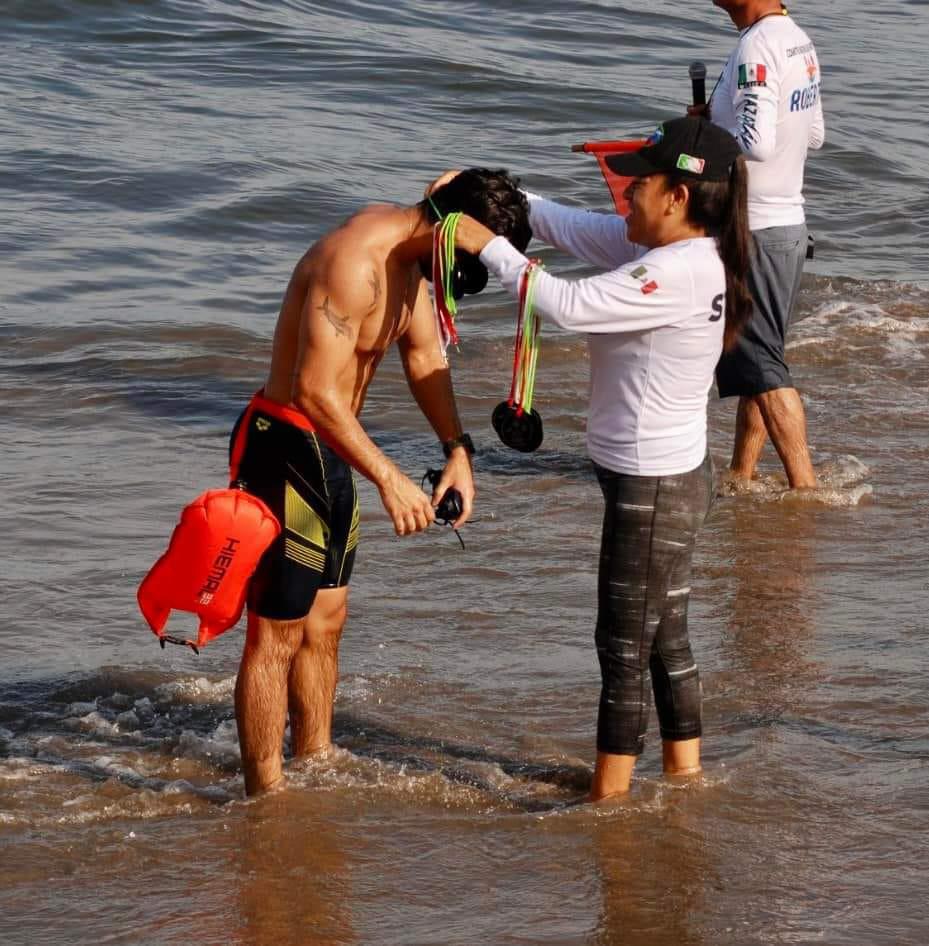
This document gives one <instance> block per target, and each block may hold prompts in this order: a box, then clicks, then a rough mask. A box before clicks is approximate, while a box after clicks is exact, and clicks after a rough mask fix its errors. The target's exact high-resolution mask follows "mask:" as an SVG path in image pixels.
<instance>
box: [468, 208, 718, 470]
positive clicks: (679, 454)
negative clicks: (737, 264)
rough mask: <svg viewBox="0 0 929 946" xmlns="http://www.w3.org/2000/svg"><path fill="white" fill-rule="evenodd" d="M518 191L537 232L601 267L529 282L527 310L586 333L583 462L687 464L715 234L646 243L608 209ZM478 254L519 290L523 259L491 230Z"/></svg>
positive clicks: (712, 285) (694, 461) (701, 395)
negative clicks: (573, 276) (632, 237)
mask: <svg viewBox="0 0 929 946" xmlns="http://www.w3.org/2000/svg"><path fill="white" fill-rule="evenodd" d="M527 197H528V198H529V207H530V222H531V224H532V229H533V232H534V234H535V236H536V237H537V238H538V239H540V240H543V241H545V242H546V243H550V244H552V245H553V246H556V247H558V248H559V249H562V250H565V251H566V252H568V253H570V254H571V255H572V256H575V257H577V258H578V259H581V260H584V261H585V262H588V263H591V264H593V265H595V266H602V267H604V268H608V269H609V270H610V272H607V273H604V274H602V275H598V276H592V277H590V278H588V279H578V280H566V279H558V278H556V277H555V276H551V275H549V274H548V273H546V272H544V271H543V272H540V273H539V276H538V278H537V281H536V283H535V295H534V299H535V307H536V308H537V309H538V311H539V312H541V313H542V315H543V316H547V317H548V318H550V319H551V320H552V321H553V322H555V323H556V324H558V325H560V326H561V327H562V328H565V329H568V330H569V331H574V332H586V333H587V335H588V348H589V350H590V409H589V415H588V418H587V448H588V451H589V453H590V456H591V459H593V460H594V461H595V462H596V463H598V464H599V465H600V466H603V467H606V468H607V469H609V470H613V471H614V472H617V473H628V474H633V475H638V476H671V475H673V474H676V473H686V472H688V471H689V470H693V469H694V468H696V467H698V466H699V465H700V464H701V463H702V462H703V458H704V456H705V455H706V404H707V397H708V394H709V390H710V385H711V384H712V383H713V370H714V368H715V367H716V362H717V361H719V356H720V354H721V353H722V343H723V323H724V318H723V314H724V308H725V300H726V276H725V271H724V269H723V264H722V260H720V258H719V253H718V252H717V249H716V242H715V240H713V239H712V238H710V237H705V238H702V239H695V240H683V241H681V242H679V243H672V244H670V245H669V246H664V247H660V248H658V249H654V250H648V251H647V250H646V248H645V247H643V246H638V245H636V244H635V243H631V242H630V241H629V240H628V239H627V237H626V221H625V220H623V219H622V218H621V217H618V216H616V215H615V214H600V213H591V212H589V211H586V210H578V209H574V208H569V207H563V206H561V205H559V204H555V203H553V202H552V201H548V200H543V199H542V198H541V197H538V196H536V195H534V194H527ZM481 259H482V260H483V262H484V263H485V265H486V266H487V267H488V269H490V270H491V271H492V272H494V273H496V275H497V276H498V277H499V278H500V281H501V282H502V283H503V285H504V287H505V288H506V289H507V290H509V291H510V292H511V293H513V295H516V296H518V294H519V282H520V278H521V276H522V273H523V270H524V269H525V267H526V264H527V263H528V260H527V258H526V257H525V256H524V255H523V254H522V253H520V252H519V251H518V250H517V249H515V248H514V247H513V245H512V244H511V243H509V242H508V241H507V240H505V239H504V238H503V237H496V238H495V239H493V240H491V241H490V243H488V244H487V246H485V247H484V250H483V252H482V253H481Z"/></svg>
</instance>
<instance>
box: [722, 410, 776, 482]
mask: <svg viewBox="0 0 929 946" xmlns="http://www.w3.org/2000/svg"><path fill="white" fill-rule="evenodd" d="M767 439H768V434H767V430H766V429H765V423H764V417H762V415H761V411H760V410H759V408H758V404H757V403H756V402H755V399H754V398H752V397H740V398H739V409H738V412H737V413H736V418H735V444H734V446H733V448H732V461H731V462H730V464H729V469H730V471H731V472H732V473H733V475H735V476H737V477H738V478H739V479H744V480H750V479H751V478H752V477H753V476H754V475H755V468H756V467H757V466H758V461H759V460H760V459H761V451H762V450H763V449H764V445H765V441H766V440H767Z"/></svg>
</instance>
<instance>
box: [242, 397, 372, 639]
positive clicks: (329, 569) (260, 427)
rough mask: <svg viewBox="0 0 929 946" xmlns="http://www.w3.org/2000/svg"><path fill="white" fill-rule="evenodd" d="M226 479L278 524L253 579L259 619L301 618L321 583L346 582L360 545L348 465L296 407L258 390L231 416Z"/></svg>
mask: <svg viewBox="0 0 929 946" xmlns="http://www.w3.org/2000/svg"><path fill="white" fill-rule="evenodd" d="M229 449H230V459H229V465H230V470H229V477H230V480H231V484H232V485H233V486H236V485H238V486H240V487H242V488H244V489H245V490H246V491H247V492H249V493H252V494H253V495H255V496H257V497H258V498H259V499H262V500H263V501H264V502H265V503H267V505H268V506H269V507H270V508H271V511H272V512H273V513H274V515H275V516H277V519H278V521H279V522H280V524H281V534H280V535H279V536H278V538H277V539H275V541H274V542H273V543H272V544H271V546H270V547H269V548H268V550H267V551H266V552H265V554H264V555H263V556H262V558H261V561H260V562H259V563H258V568H257V569H256V570H255V574H254V575H253V576H252V580H251V583H250V585H249V590H248V607H249V610H250V611H253V612H255V613H256V614H258V615H260V616H261V617H265V618H272V619H275V620H282V621H283V620H294V619H296V618H302V617H305V616H306V615H307V614H308V613H309V610H310V608H311V606H312V604H313V599H314V598H315V597H316V592H317V591H318V590H319V589H320V588H342V587H344V586H345V585H347V584H348V581H349V578H350V577H351V574H352V566H353V565H354V562H355V548H356V546H357V545H358V525H359V510H358V494H357V493H356V491H355V480H354V476H353V474H352V468H351V467H350V466H349V465H348V464H347V463H346V462H345V461H344V460H343V459H342V458H341V457H340V456H339V455H338V454H337V453H336V452H335V451H334V450H333V449H332V448H331V447H329V446H327V445H326V443H325V442H324V441H323V440H322V439H321V438H319V437H318V436H317V434H316V432H315V430H314V428H313V425H312V424H311V423H310V421H309V420H308V418H307V417H306V416H305V415H304V414H302V413H301V412H300V411H297V410H294V408H292V407H286V406H284V405H282V404H278V403H276V402H275V401H270V400H268V399H267V398H265V397H264V396H263V393H262V392H260V391H259V392H258V394H256V395H255V396H254V397H253V398H252V400H251V401H250V402H249V405H248V407H246V409H245V410H244V411H243V412H242V415H241V416H240V417H239V419H238V421H236V425H235V427H234V428H233V431H232V437H231V439H230V445H229Z"/></svg>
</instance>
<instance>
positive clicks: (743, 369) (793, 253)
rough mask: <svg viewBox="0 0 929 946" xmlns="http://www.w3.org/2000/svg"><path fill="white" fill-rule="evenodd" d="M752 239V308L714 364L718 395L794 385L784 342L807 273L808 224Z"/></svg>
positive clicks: (772, 229) (750, 393)
mask: <svg viewBox="0 0 929 946" xmlns="http://www.w3.org/2000/svg"><path fill="white" fill-rule="evenodd" d="M752 238H753V242H754V244H755V247H754V250H755V252H754V254H753V258H752V264H751V267H750V269H749V273H748V283H749V289H750V290H751V293H752V300H753V302H754V307H753V311H752V316H751V318H750V319H749V321H748V324H747V325H746V326H745V329H744V330H743V332H742V334H741V335H740V336H739V340H738V341H737V342H736V346H735V348H733V349H732V351H728V352H724V353H723V356H722V358H720V360H719V364H718V365H717V366H716V387H717V388H718V389H719V396H720V397H734V396H736V395H742V396H746V397H752V396H754V395H756V394H764V393H765V391H773V390H774V389H775V388H792V387H793V386H794V383H793V379H792V378H791V377H790V369H789V368H788V367H787V361H786V357H785V355H784V342H785V339H786V336H787V328H788V326H789V324H790V316H791V313H792V312H793V308H794V305H795V304H796V301H797V294H798V293H799V291H800V279H801V277H802V276H803V261H804V259H805V258H806V244H807V230H806V226H805V225H804V224H800V225H799V226H791V227H768V228H766V229H764V230H754V231H752Z"/></svg>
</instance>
